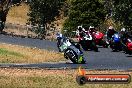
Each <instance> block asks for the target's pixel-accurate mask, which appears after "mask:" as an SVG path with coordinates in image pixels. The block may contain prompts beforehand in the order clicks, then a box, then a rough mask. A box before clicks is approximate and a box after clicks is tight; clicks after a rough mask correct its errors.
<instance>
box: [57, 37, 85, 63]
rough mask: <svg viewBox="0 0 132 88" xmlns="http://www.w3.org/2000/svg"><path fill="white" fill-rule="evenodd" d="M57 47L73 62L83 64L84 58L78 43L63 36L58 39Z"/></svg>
mask: <svg viewBox="0 0 132 88" xmlns="http://www.w3.org/2000/svg"><path fill="white" fill-rule="evenodd" d="M58 42H60V43H58V44H60V45H58V48H59V50H60V51H61V52H64V57H65V58H66V59H70V60H71V61H72V62H73V63H74V64H85V62H86V61H85V58H84V56H83V52H82V51H81V50H80V45H78V44H77V43H73V42H71V41H70V39H68V38H66V37H63V38H61V40H59V41H58Z"/></svg>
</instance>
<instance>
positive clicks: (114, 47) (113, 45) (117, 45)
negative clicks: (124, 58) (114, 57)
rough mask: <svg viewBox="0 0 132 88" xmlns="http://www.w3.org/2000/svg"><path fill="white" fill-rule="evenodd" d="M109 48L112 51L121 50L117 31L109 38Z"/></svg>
mask: <svg viewBox="0 0 132 88" xmlns="http://www.w3.org/2000/svg"><path fill="white" fill-rule="evenodd" d="M110 48H111V49H112V51H121V50H122V46H121V42H120V36H119V34H118V33H115V34H114V35H113V36H112V38H111V40H110Z"/></svg>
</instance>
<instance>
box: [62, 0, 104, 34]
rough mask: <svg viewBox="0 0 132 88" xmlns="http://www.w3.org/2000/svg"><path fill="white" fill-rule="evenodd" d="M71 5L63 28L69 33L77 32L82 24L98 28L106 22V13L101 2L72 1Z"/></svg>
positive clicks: (90, 0)
mask: <svg viewBox="0 0 132 88" xmlns="http://www.w3.org/2000/svg"><path fill="white" fill-rule="evenodd" d="M70 4H71V5H70V9H69V14H68V19H67V20H66V21H65V23H64V28H63V30H68V31H67V32H71V31H73V30H75V29H76V28H77V26H78V25H81V24H82V25H84V26H85V27H89V26H90V25H93V26H96V27H97V26H99V25H100V24H101V23H102V22H103V21H104V20H105V17H106V11H105V9H104V3H103V2H102V1H101V0H71V3H70Z"/></svg>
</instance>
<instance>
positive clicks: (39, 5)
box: [29, 0, 64, 31]
mask: <svg viewBox="0 0 132 88" xmlns="http://www.w3.org/2000/svg"><path fill="white" fill-rule="evenodd" d="M63 1H64V0H32V2H31V3H29V5H30V13H29V16H30V18H29V23H31V24H32V25H39V26H40V25H41V26H43V27H44V28H45V27H46V24H47V23H50V22H52V21H53V20H55V17H56V16H58V15H59V9H60V8H61V5H62V2H63ZM43 31H45V29H43Z"/></svg>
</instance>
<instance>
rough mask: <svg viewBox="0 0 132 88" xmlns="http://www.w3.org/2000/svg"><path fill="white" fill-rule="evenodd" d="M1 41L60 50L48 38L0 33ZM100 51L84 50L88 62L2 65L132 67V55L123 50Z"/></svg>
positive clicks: (124, 68) (103, 49) (14, 65)
mask: <svg viewBox="0 0 132 88" xmlns="http://www.w3.org/2000/svg"><path fill="white" fill-rule="evenodd" d="M0 42H1V43H9V44H15V45H22V46H29V47H37V48H40V49H47V50H54V51H56V52H57V51H58V49H57V47H56V42H51V41H48V40H39V39H31V38H19V37H11V36H5V35H0ZM99 51H100V52H94V51H87V52H84V54H85V57H86V61H87V64H83V65H82V64H72V63H66V62H58V63H52V62H51V63H44V62H42V63H38V64H0V67H24V68H56V69H61V68H63V69H64V68H72V69H74V68H78V67H79V66H83V67H84V68H86V69H91V70H94V69H112V70H117V69H120V70H128V69H132V56H130V55H127V54H124V53H123V52H112V51H111V49H110V48H101V47H100V48H99Z"/></svg>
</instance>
